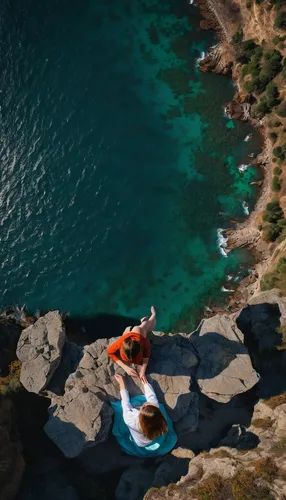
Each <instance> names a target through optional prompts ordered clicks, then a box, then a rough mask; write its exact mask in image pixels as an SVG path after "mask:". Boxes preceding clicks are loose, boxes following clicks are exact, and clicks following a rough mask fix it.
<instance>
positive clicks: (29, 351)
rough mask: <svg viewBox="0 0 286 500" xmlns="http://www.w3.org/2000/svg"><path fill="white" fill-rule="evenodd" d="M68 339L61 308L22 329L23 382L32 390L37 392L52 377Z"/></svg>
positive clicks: (20, 352)
mask: <svg viewBox="0 0 286 500" xmlns="http://www.w3.org/2000/svg"><path fill="white" fill-rule="evenodd" d="M65 340H66V335H65V327H64V324H63V320H62V317H61V315H60V313H59V312H58V311H51V312H49V313H48V314H46V315H45V316H43V317H41V318H39V319H38V320H37V321H36V323H34V324H33V325H31V326H29V327H28V328H25V330H23V331H22V333H21V336H20V339H19V342H18V346H17V356H18V358H19V360H20V361H21V362H22V369H21V378H20V380H21V382H22V384H23V386H24V387H25V388H26V389H27V390H28V391H29V392H35V393H36V394H38V393H39V392H40V391H42V390H43V389H44V388H45V387H46V386H47V384H48V383H49V381H50V380H51V378H52V376H53V374H54V372H55V370H56V369H57V367H58V365H59V363H60V360H61V354H62V349H63V346H64V343H65Z"/></svg>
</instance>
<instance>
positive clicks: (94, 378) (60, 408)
mask: <svg viewBox="0 0 286 500" xmlns="http://www.w3.org/2000/svg"><path fill="white" fill-rule="evenodd" d="M114 340H115V339H110V340H107V339H99V340H97V341H96V342H94V343H93V344H91V345H88V346H85V348H84V350H83V357H82V359H81V360H80V362H79V365H78V367H77V370H76V372H75V373H72V374H71V375H70V376H69V377H68V379H67V381H66V383H65V393H64V396H62V397H58V396H54V397H52V402H51V407H50V419H49V421H48V422H47V424H46V426H45V432H46V433H47V434H48V436H49V437H50V438H51V439H52V440H53V441H54V442H55V443H56V444H57V445H58V446H59V448H60V449H61V450H62V451H63V453H64V454H65V455H66V456H67V457H75V456H77V455H78V454H79V453H81V452H82V451H83V450H84V449H86V448H88V447H89V446H90V445H95V444H98V443H100V442H102V441H105V440H106V439H107V436H108V434H109V431H110V429H111V425H112V415H113V411H112V408H111V405H110V402H111V401H115V400H118V399H120V392H119V387H118V384H117V383H116V381H115V380H114V377H113V376H114V374H115V372H121V368H119V367H118V366H117V365H116V364H114V363H113V362H112V361H111V360H110V358H109V357H108V355H107V352H106V348H107V347H108V345H109V344H110V343H112V342H114ZM150 341H151V344H152V347H151V359H150V363H149V367H148V377H149V380H150V381H151V383H152V385H153V387H154V389H155V391H156V394H157V396H158V399H159V401H160V402H162V403H164V405H165V407H166V410H167V412H168V413H169V415H170V417H171V418H172V419H173V421H174V422H176V423H177V424H178V425H179V424H180V422H181V421H182V422H183V426H184V429H185V427H186V424H187V423H189V424H190V425H191V427H190V430H195V429H196V426H197V420H198V396H197V395H194V394H193V393H192V392H191V391H190V384H191V374H192V371H195V369H196V366H197V364H198V359H197V356H196V354H195V352H194V349H193V346H192V344H191V342H190V341H189V340H188V339H187V338H185V337H183V336H181V335H162V334H152V335H151V336H150ZM126 380H127V388H128V390H129V392H130V394H131V396H132V395H136V394H142V390H143V386H142V384H141V383H140V380H139V379H132V378H131V377H127V379H126ZM184 418H185V419H187V420H185V421H184ZM177 424H176V425H177Z"/></svg>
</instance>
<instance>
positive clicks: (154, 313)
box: [151, 306, 156, 316]
mask: <svg viewBox="0 0 286 500" xmlns="http://www.w3.org/2000/svg"><path fill="white" fill-rule="evenodd" d="M151 315H152V316H156V309H155V307H154V306H151Z"/></svg>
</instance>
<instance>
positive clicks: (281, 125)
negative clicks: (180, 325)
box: [199, 0, 286, 308]
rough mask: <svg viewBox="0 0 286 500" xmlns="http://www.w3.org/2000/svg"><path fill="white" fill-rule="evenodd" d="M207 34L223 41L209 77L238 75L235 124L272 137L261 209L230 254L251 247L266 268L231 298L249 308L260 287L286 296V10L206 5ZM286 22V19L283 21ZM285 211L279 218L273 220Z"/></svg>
mask: <svg viewBox="0 0 286 500" xmlns="http://www.w3.org/2000/svg"><path fill="white" fill-rule="evenodd" d="M199 5H200V8H201V11H202V14H203V16H204V17H205V20H204V21H202V27H203V28H209V27H211V28H213V29H216V30H217V32H218V34H219V38H220V43H219V44H218V46H216V47H215V48H214V49H212V50H211V52H210V53H209V54H208V55H207V57H206V58H205V60H204V61H202V63H201V69H202V71H213V72H217V73H230V74H231V75H232V78H233V79H234V81H235V82H236V84H237V87H238V92H237V93H236V94H235V96H234V100H233V102H231V103H229V105H228V106H227V110H228V114H229V116H230V117H231V118H236V119H242V120H249V121H250V122H251V123H252V124H253V126H255V127H256V128H257V129H258V130H259V131H260V132H261V133H262V135H263V137H264V149H263V152H262V154H261V155H259V157H257V158H256V159H255V161H254V163H255V164H256V165H259V166H260V167H261V168H262V169H263V172H264V182H263V186H262V188H261V192H260V198H259V199H258V201H257V203H256V206H255V209H254V211H253V212H252V213H251V215H250V217H249V218H248V219H247V221H246V222H245V223H243V224H240V225H238V226H237V227H236V229H235V230H231V231H229V232H228V236H229V241H228V246H229V248H238V247H244V246H247V247H249V248H250V249H251V250H253V251H254V254H255V256H256V257H257V259H258V261H259V263H258V264H257V266H256V268H255V270H254V273H253V274H252V276H251V277H250V278H249V279H247V280H244V281H243V282H242V283H241V284H240V286H239V288H238V291H237V293H236V294H235V295H234V297H233V298H232V299H231V302H230V303H231V307H234V308H236V307H241V305H242V304H243V303H244V304H245V303H246V302H247V301H248V300H249V298H250V297H251V295H252V294H253V293H255V292H256V291H257V290H258V289H259V288H261V289H262V290H267V289H271V288H272V287H279V288H280V289H281V290H282V291H283V292H284V293H285V292H286V267H285V269H284V267H283V265H282V264H283V262H284V260H283V259H285V251H286V250H285V244H284V241H285V239H286V229H284V226H286V195H285V193H286V174H285V171H284V169H283V166H284V164H285V160H286V85H285V77H286V69H285V63H286V40H285V39H286V37H285V27H284V24H283V23H284V21H283V22H281V19H285V16H286V6H285V4H284V3H283V2H276V1H275V0H271V1H267V0H262V1H254V0H200V1H199ZM283 16H284V17H283ZM269 203H271V204H272V207H273V204H274V205H275V206H276V207H278V211H279V217H277V218H275V216H274V217H272V215H271V214H269V212H268V211H269V210H271V209H272V208H271V205H269Z"/></svg>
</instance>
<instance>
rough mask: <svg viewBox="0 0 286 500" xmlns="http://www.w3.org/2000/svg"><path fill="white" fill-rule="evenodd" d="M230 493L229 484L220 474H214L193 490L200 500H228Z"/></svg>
mask: <svg viewBox="0 0 286 500" xmlns="http://www.w3.org/2000/svg"><path fill="white" fill-rule="evenodd" d="M230 492H231V489H230V485H229V483H228V482H227V481H225V480H224V479H223V478H222V477H221V476H219V475H218V474H212V475H211V476H209V477H208V478H207V479H205V480H204V481H202V482H201V483H200V484H198V485H197V486H196V487H195V488H194V489H193V490H192V494H193V495H195V496H196V497H197V498H198V500H226V499H227V498H229V494H230Z"/></svg>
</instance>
